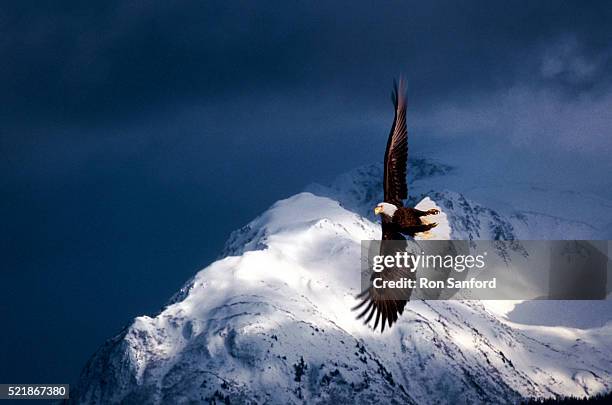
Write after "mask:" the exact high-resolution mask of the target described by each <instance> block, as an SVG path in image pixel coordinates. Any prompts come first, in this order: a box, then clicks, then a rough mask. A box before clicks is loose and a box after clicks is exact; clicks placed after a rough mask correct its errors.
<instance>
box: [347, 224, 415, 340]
mask: <svg viewBox="0 0 612 405" xmlns="http://www.w3.org/2000/svg"><path fill="white" fill-rule="evenodd" d="M382 227H383V238H382V240H381V242H380V255H381V256H395V253H396V252H398V251H400V252H401V251H405V246H406V242H405V238H404V236H403V235H402V234H400V233H396V232H393V231H392V230H391V229H390V225H386V224H384V223H383V226H382ZM402 240H403V241H404V243H402V242H401V241H402ZM376 277H380V278H382V279H383V280H389V281H391V280H393V281H398V280H401V279H402V278H406V279H408V278H412V279H414V278H415V274H414V273H413V272H411V271H410V269H408V268H406V267H395V266H391V267H388V266H385V268H384V270H382V271H381V272H380V273H373V274H372V276H371V278H370V283H371V284H370V286H369V288H367V289H365V290H364V291H363V292H362V293H361V294H359V295H358V296H357V298H358V299H361V302H360V303H359V304H358V305H357V306H356V307H355V308H353V310H360V311H361V312H360V313H359V315H358V316H357V319H361V318H363V317H365V319H364V320H363V322H364V323H365V324H369V323H370V321H371V320H372V318H373V317H374V315H376V319H375V321H374V330H376V329H377V328H378V325H379V321H381V320H382V322H381V323H380V328H381V329H380V331H381V332H383V331H384V330H385V326H386V325H387V324H388V325H389V327H391V325H393V324H394V323H395V322H396V321H397V319H398V317H399V316H400V315H401V314H402V313H403V312H404V307H405V306H406V303H407V302H408V300H409V299H410V294H411V293H412V291H411V290H410V289H408V288H405V289H398V288H374V286H373V284H372V282H373V280H374V278H376ZM366 304H367V305H366ZM361 308H363V309H361Z"/></svg>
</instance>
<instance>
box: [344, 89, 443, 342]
mask: <svg viewBox="0 0 612 405" xmlns="http://www.w3.org/2000/svg"><path fill="white" fill-rule="evenodd" d="M391 98H392V100H393V105H394V107H395V117H394V119H393V125H392V127H391V132H390V133H389V139H388V141H387V148H386V150H385V160H384V176H383V189H384V201H383V202H380V203H379V204H378V205H376V207H375V208H374V213H375V214H376V215H380V216H381V222H382V238H381V239H382V240H381V244H380V255H394V254H395V251H397V250H398V244H397V243H387V242H386V241H398V240H399V241H405V240H406V238H405V236H404V235H408V236H410V237H414V236H415V235H417V234H418V233H421V232H427V231H429V230H430V229H432V228H433V227H435V226H437V223H435V222H431V223H428V222H424V221H423V219H424V217H426V216H428V215H437V214H439V210H438V209H436V208H432V209H429V210H427V211H421V210H418V209H416V208H410V207H404V205H403V203H402V201H403V200H405V199H406V198H407V197H408V185H407V183H406V166H407V162H408V131H407V129H406V95H405V83H404V81H403V80H402V79H400V81H399V85H398V84H397V83H394V86H393V93H392V95H391ZM374 276H376V277H382V278H383V279H385V280H399V279H401V278H414V277H415V276H414V273H411V272H410V271H409V269H406V268H396V267H385V269H384V270H383V271H382V272H381V273H379V274H376V275H373V276H372V278H373V277H374ZM410 293H411V291H402V292H401V293H399V292H398V291H396V290H392V289H380V288H373V287H372V286H370V287H369V288H368V289H366V290H364V291H363V292H362V293H361V294H359V295H358V297H357V298H358V299H361V302H360V303H359V304H358V305H357V306H356V307H355V308H353V309H354V310H359V309H360V308H363V309H362V310H361V312H360V313H359V315H358V316H357V319H361V318H363V317H365V319H364V323H365V324H369V323H370V321H371V320H372V318H373V317H374V315H376V319H375V321H374V329H375V330H376V329H377V327H378V325H379V323H380V321H382V323H380V325H381V332H383V331H384V330H385V325H386V324H387V323H388V325H389V327H391V325H393V324H394V323H395V322H396V321H397V319H398V316H399V315H401V314H402V313H403V312H404V307H405V306H406V302H407V301H408V299H410Z"/></svg>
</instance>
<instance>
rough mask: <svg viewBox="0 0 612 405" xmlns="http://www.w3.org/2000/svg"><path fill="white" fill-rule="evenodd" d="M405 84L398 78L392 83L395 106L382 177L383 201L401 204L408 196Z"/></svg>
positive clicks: (399, 205)
mask: <svg viewBox="0 0 612 405" xmlns="http://www.w3.org/2000/svg"><path fill="white" fill-rule="evenodd" d="M405 88H406V85H405V82H404V80H403V79H401V78H400V80H399V84H397V83H394V85H393V93H392V95H391V98H392V100H393V105H394V107H395V116H394V118H393V125H392V126H391V132H390V133H389V139H388V140H387V149H386V150H385V163H384V164H385V171H384V179H383V188H384V201H385V202H388V203H391V204H395V205H396V206H398V207H401V206H402V200H405V199H406V198H408V185H407V184H406V165H407V162H408V130H407V127H406V90H405Z"/></svg>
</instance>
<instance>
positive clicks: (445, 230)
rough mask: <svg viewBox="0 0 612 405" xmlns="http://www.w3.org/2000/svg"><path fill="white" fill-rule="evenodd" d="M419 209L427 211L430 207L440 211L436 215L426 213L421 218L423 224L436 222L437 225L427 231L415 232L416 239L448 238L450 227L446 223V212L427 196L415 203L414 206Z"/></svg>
mask: <svg viewBox="0 0 612 405" xmlns="http://www.w3.org/2000/svg"><path fill="white" fill-rule="evenodd" d="M414 208H416V209H418V210H421V211H427V210H430V209H432V208H435V209H437V210H438V211H440V213H439V214H437V215H426V216H424V217H422V218H421V221H422V222H423V223H425V224H430V223H432V222H437V223H438V226H436V227H435V228H432V229H431V230H429V231H427V232H421V233H417V234H416V235H415V237H414V238H415V239H416V240H449V239H450V235H451V228H450V225H449V223H448V217H447V216H446V213H444V211H442V209H441V208H440V207H438V205H437V204H436V203H435V202H434V201H433V200H432V199H431V198H429V197H425V198H423V199H422V200H421V201H420V202H419V203H418V204H417V205H416V207H414Z"/></svg>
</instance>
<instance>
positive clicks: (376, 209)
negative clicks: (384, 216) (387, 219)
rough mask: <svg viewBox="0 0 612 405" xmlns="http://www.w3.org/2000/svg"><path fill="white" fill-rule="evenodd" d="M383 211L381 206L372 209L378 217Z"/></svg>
mask: <svg viewBox="0 0 612 405" xmlns="http://www.w3.org/2000/svg"><path fill="white" fill-rule="evenodd" d="M382 211H383V209H382V207H381V206H378V207H374V214H376V215H378V214H380V213H381V212H382Z"/></svg>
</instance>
